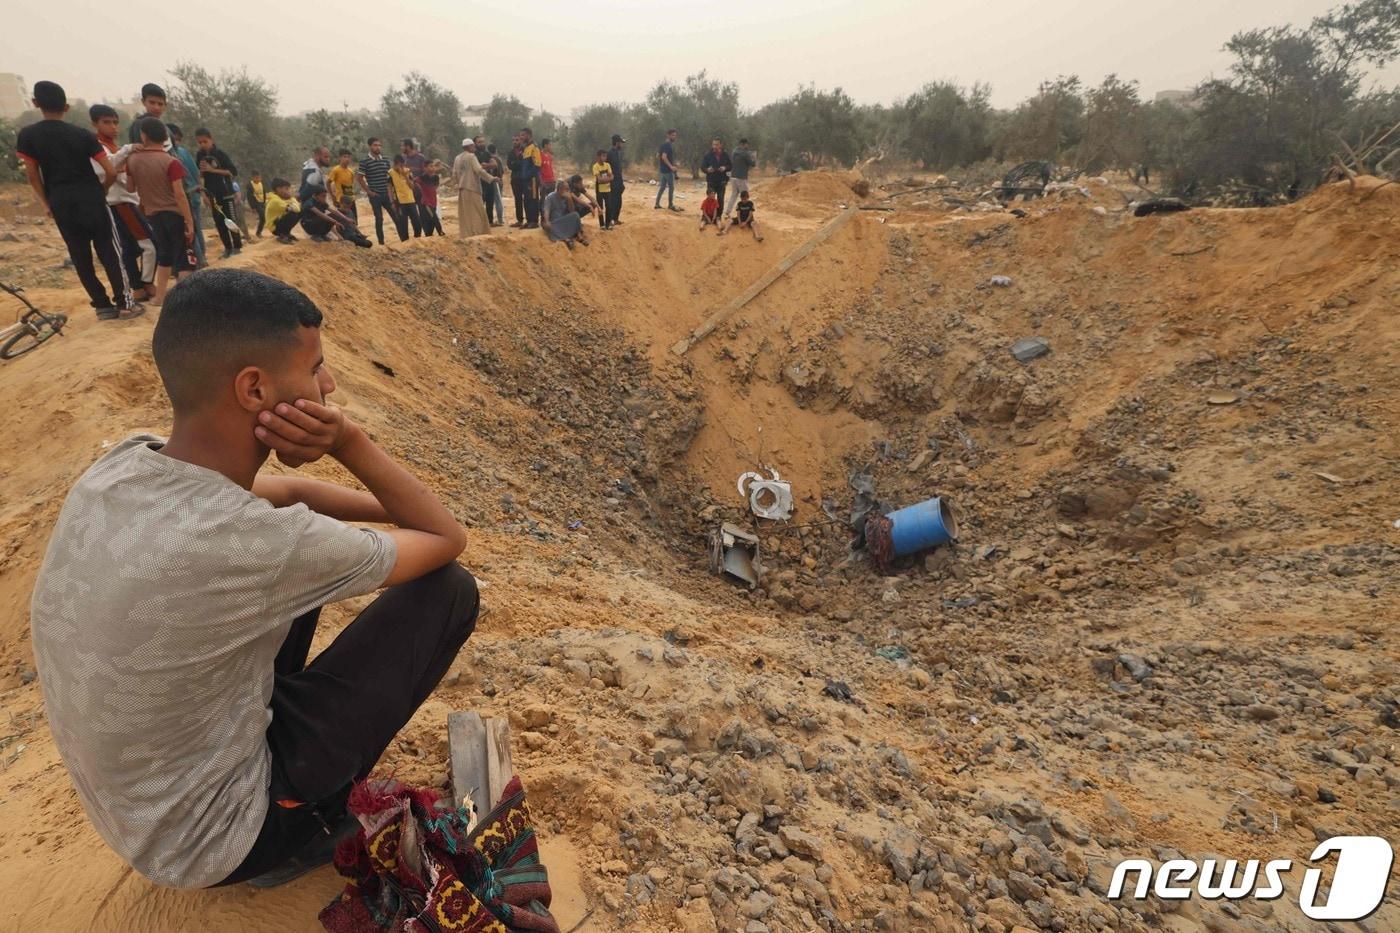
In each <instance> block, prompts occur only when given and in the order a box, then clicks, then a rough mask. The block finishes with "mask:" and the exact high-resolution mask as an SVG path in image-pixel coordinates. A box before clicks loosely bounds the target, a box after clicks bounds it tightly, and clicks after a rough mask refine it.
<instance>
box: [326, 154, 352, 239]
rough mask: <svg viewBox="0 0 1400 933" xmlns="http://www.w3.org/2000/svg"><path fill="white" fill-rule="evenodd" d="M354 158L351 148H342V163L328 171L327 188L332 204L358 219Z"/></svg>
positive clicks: (346, 214)
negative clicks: (351, 165) (352, 166)
mask: <svg viewBox="0 0 1400 933" xmlns="http://www.w3.org/2000/svg"><path fill="white" fill-rule="evenodd" d="M352 158H353V157H352V156H351V154H350V150H349V149H342V150H340V164H339V165H336V166H335V167H333V168H332V169H331V170H330V171H329V172H327V173H326V189H327V193H328V194H329V195H330V201H331V206H333V207H335V208H336V209H338V210H339V211H340V212H341V213H342V214H344V215H345V216H347V217H352V218H354V219H355V220H356V221H358V220H359V215H358V214H356V213H355V170H354V169H353V168H351V167H350V160H351V159H352Z"/></svg>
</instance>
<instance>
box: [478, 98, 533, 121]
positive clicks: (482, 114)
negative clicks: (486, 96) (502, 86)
mask: <svg viewBox="0 0 1400 933" xmlns="http://www.w3.org/2000/svg"><path fill="white" fill-rule="evenodd" d="M490 109H491V105H490V104H489V103H487V104H465V105H463V107H462V122H464V123H467V124H469V125H474V126H480V125H481V121H483V120H485V119H486V112H487V111H488V110H490ZM534 112H535V111H534V110H532V109H531V108H529V107H526V108H525V113H526V115H527V116H529V115H531V114H533V113H534Z"/></svg>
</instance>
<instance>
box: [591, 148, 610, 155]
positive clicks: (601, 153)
mask: <svg viewBox="0 0 1400 933" xmlns="http://www.w3.org/2000/svg"><path fill="white" fill-rule="evenodd" d="M593 154H594V155H602V156H605V155H607V154H608V150H606V149H599V150H598V151H597V152H595V153H593Z"/></svg>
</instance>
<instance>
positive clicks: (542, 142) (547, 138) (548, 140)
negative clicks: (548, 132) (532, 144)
mask: <svg viewBox="0 0 1400 933" xmlns="http://www.w3.org/2000/svg"><path fill="white" fill-rule="evenodd" d="M549 143H550V139H549V137H548V136H546V137H545V138H544V139H541V140H540V145H541V146H548V145H549Z"/></svg>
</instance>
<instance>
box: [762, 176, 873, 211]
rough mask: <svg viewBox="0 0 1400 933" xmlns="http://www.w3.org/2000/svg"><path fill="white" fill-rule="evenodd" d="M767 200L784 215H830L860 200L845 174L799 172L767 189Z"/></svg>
mask: <svg viewBox="0 0 1400 933" xmlns="http://www.w3.org/2000/svg"><path fill="white" fill-rule="evenodd" d="M763 196H764V198H765V200H767V201H769V202H770V203H772V204H774V205H775V206H776V205H781V209H782V210H783V211H785V212H802V213H805V212H803V211H802V209H803V208H806V209H809V210H810V209H812V208H818V209H820V210H822V211H827V212H830V211H832V210H834V209H836V208H838V207H840V206H841V205H842V204H849V203H851V202H852V201H853V200H856V199H857V198H858V195H856V193H855V191H854V190H852V188H851V179H850V177H849V175H848V173H845V172H840V173H838V172H796V173H794V174H792V175H784V176H782V177H781V178H779V179H777V180H776V181H770V182H768V183H767V184H765V185H764V188H763Z"/></svg>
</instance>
